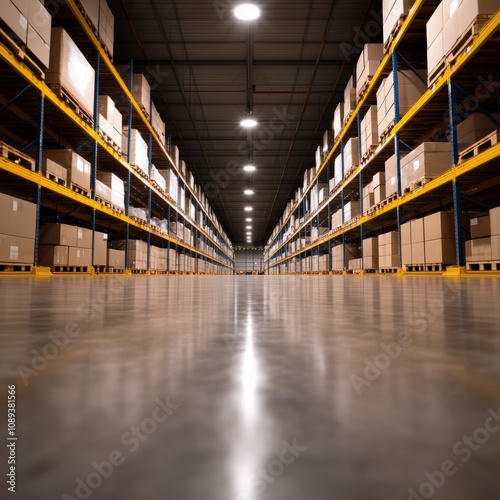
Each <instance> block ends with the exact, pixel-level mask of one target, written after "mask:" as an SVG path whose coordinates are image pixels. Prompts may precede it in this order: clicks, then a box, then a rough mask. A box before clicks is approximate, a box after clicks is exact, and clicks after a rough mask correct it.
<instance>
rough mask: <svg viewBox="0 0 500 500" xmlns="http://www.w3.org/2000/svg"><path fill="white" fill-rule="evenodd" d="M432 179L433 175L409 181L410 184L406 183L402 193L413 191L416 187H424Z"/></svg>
mask: <svg viewBox="0 0 500 500" xmlns="http://www.w3.org/2000/svg"><path fill="white" fill-rule="evenodd" d="M432 179H434V177H429V176H426V177H421V178H420V179H417V180H415V181H412V182H410V184H408V186H406V187H405V188H404V189H403V194H407V193H413V192H414V191H416V190H417V189H420V188H421V187H424V186H425V185H426V184H427V183H428V182H429V181H432Z"/></svg>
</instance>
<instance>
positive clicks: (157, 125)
mask: <svg viewBox="0 0 500 500" xmlns="http://www.w3.org/2000/svg"><path fill="white" fill-rule="evenodd" d="M151 107H152V114H151V126H152V127H153V129H154V130H155V131H156V133H157V134H158V136H159V138H160V142H161V143H162V144H163V145H165V122H164V121H163V120H162V118H161V115H160V113H158V110H157V109H156V106H155V105H154V103H152V106H151Z"/></svg>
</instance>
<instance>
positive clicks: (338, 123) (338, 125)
mask: <svg viewBox="0 0 500 500" xmlns="http://www.w3.org/2000/svg"><path fill="white" fill-rule="evenodd" d="M343 120H344V103H343V102H339V103H338V104H337V107H336V108H335V111H334V112H333V137H334V138H335V137H337V135H339V134H340V132H341V131H342V122H343Z"/></svg>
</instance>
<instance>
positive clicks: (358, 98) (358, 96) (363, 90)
mask: <svg viewBox="0 0 500 500" xmlns="http://www.w3.org/2000/svg"><path fill="white" fill-rule="evenodd" d="M372 78H373V77H372V76H369V77H368V78H367V79H366V82H365V83H363V85H362V86H361V87H360V88H359V89H356V91H357V92H356V103H359V101H361V99H363V97H364V96H365V94H366V91H367V90H368V87H369V86H370V83H371V81H372Z"/></svg>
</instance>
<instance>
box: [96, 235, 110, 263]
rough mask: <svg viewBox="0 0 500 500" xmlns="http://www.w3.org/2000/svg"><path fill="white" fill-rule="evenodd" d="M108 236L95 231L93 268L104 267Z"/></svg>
mask: <svg viewBox="0 0 500 500" xmlns="http://www.w3.org/2000/svg"><path fill="white" fill-rule="evenodd" d="M107 250H108V235H107V234H106V233H100V232H99V231H96V232H95V233H94V266H105V265H106V262H107Z"/></svg>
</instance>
